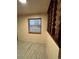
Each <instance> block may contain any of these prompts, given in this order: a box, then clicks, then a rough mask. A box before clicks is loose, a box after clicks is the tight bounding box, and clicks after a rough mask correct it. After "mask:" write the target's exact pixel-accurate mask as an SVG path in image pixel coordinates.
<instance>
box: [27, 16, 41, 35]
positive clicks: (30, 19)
mask: <svg viewBox="0 0 79 59" xmlns="http://www.w3.org/2000/svg"><path fill="white" fill-rule="evenodd" d="M38 19H40V23H41V24H40V32H30V20H38ZM41 31H42V19H41V18H29V19H28V32H29V33H30V34H41Z"/></svg>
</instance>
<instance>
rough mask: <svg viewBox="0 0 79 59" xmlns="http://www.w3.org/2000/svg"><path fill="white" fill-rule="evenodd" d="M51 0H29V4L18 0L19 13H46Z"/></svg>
mask: <svg viewBox="0 0 79 59" xmlns="http://www.w3.org/2000/svg"><path fill="white" fill-rule="evenodd" d="M49 3H50V0H28V1H27V4H22V3H20V2H19V1H17V13H18V14H34V13H46V12H47V10H48V7H49Z"/></svg>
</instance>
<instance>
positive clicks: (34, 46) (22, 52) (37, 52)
mask: <svg viewBox="0 0 79 59" xmlns="http://www.w3.org/2000/svg"><path fill="white" fill-rule="evenodd" d="M17 59H47V55H46V45H45V44H41V43H33V42H21V41H18V43H17Z"/></svg>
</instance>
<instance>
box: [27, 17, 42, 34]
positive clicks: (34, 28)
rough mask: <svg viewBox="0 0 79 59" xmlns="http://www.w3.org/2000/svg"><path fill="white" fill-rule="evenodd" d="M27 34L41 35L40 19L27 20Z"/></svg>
mask: <svg viewBox="0 0 79 59" xmlns="http://www.w3.org/2000/svg"><path fill="white" fill-rule="evenodd" d="M28 24H29V33H41V18H32V19H29V20H28Z"/></svg>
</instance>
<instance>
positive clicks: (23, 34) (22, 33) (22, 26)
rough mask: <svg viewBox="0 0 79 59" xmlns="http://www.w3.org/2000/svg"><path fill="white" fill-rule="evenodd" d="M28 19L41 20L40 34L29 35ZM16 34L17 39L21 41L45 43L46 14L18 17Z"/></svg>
mask: <svg viewBox="0 0 79 59" xmlns="http://www.w3.org/2000/svg"><path fill="white" fill-rule="evenodd" d="M29 18H42V24H41V25H42V28H41V29H42V32H41V34H30V33H29V32H28V19H29ZM17 22H18V23H17V32H18V39H19V40H22V41H32V42H39V43H45V41H46V39H45V32H46V30H47V29H46V27H47V15H46V14H36V15H27V16H20V17H18V21H17Z"/></svg>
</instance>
